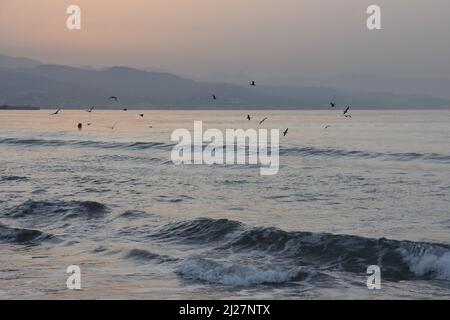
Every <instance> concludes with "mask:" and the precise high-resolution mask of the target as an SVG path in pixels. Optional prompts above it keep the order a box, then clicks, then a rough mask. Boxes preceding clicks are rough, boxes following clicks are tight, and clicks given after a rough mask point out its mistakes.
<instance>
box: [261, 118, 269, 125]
mask: <svg viewBox="0 0 450 320" xmlns="http://www.w3.org/2000/svg"><path fill="white" fill-rule="evenodd" d="M267 119H269V118H267V117H265V118H264V119H262V120H261V121H260V122H259V124H260V125H261V124H262V123H263V122H264V121H266V120H267Z"/></svg>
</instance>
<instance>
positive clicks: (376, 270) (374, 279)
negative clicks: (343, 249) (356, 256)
mask: <svg viewBox="0 0 450 320" xmlns="http://www.w3.org/2000/svg"><path fill="white" fill-rule="evenodd" d="M367 274H368V275H369V276H368V277H367V289H369V290H380V289H381V268H380V267H379V266H376V265H372V266H369V267H367Z"/></svg>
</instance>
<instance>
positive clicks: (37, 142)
mask: <svg viewBox="0 0 450 320" xmlns="http://www.w3.org/2000/svg"><path fill="white" fill-rule="evenodd" d="M0 144H9V145H22V146H27V147H34V146H36V147H39V146H44V147H65V146H72V147H79V148H83V147H84V148H102V149H119V150H121V149H129V150H145V149H152V148H160V149H171V148H172V147H173V145H171V144H167V143H162V142H105V141H81V140H56V139H19V138H3V139H0Z"/></svg>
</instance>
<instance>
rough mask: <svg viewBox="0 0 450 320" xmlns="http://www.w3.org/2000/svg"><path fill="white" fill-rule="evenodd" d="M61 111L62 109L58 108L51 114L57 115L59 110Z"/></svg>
mask: <svg viewBox="0 0 450 320" xmlns="http://www.w3.org/2000/svg"><path fill="white" fill-rule="evenodd" d="M60 111H61V109H58V110H56V111H55V112H53V113H52V114H50V115H51V116H54V115H57V114H58V113H59V112H60Z"/></svg>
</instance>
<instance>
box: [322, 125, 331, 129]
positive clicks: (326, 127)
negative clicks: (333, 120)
mask: <svg viewBox="0 0 450 320" xmlns="http://www.w3.org/2000/svg"><path fill="white" fill-rule="evenodd" d="M330 127H331V125H329V124H327V125H326V126H325V127H323V128H324V129H328V128H330Z"/></svg>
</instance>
